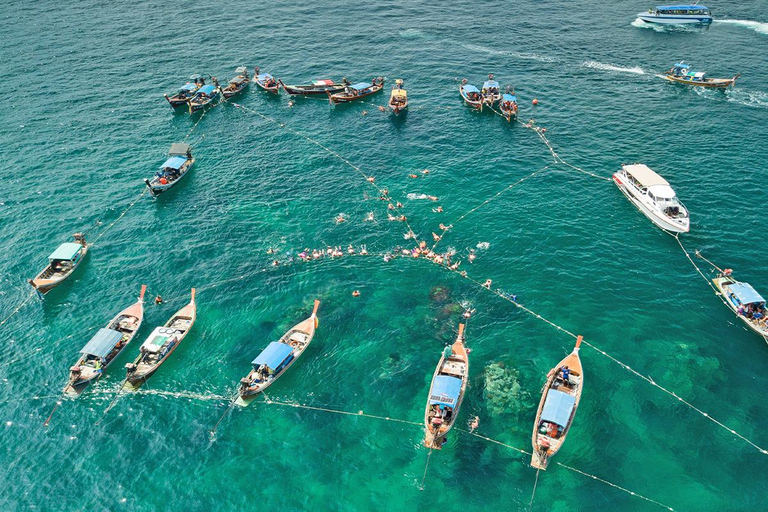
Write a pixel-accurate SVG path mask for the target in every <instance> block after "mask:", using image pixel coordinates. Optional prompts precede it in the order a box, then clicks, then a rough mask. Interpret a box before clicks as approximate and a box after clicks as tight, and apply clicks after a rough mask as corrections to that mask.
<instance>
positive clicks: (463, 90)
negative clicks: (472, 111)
mask: <svg viewBox="0 0 768 512" xmlns="http://www.w3.org/2000/svg"><path fill="white" fill-rule="evenodd" d="M459 94H461V97H462V98H464V101H465V102H467V104H468V105H471V106H473V107H475V108H479V109H480V110H483V98H482V96H481V95H480V90H479V89H478V88H477V87H475V86H474V85H472V84H468V83H467V79H466V78H465V79H463V80H462V81H461V85H459Z"/></svg>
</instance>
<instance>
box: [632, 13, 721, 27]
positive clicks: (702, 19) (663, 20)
mask: <svg viewBox="0 0 768 512" xmlns="http://www.w3.org/2000/svg"><path fill="white" fill-rule="evenodd" d="M637 17H638V18H640V19H641V20H643V21H644V22H646V23H657V24H662V25H690V24H697V25H702V24H709V23H712V16H707V15H704V14H677V15H671V14H652V13H649V12H641V13H639V14H638V15H637Z"/></svg>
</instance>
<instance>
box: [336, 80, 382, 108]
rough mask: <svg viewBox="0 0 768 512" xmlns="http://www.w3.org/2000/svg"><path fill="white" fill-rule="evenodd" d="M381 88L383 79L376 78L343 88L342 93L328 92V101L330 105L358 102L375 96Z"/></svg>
mask: <svg viewBox="0 0 768 512" xmlns="http://www.w3.org/2000/svg"><path fill="white" fill-rule="evenodd" d="M383 88H384V79H383V78H382V77H376V78H374V79H373V80H371V81H370V82H360V83H357V84H352V85H349V86H347V87H345V88H344V90H343V91H340V92H337V93H335V94H331V93H330V92H329V93H328V101H330V102H331V105H335V104H336V103H349V102H350V101H355V100H359V99H361V98H365V97H366V96H370V95H371V94H376V93H377V92H379V91H380V90H382V89H383Z"/></svg>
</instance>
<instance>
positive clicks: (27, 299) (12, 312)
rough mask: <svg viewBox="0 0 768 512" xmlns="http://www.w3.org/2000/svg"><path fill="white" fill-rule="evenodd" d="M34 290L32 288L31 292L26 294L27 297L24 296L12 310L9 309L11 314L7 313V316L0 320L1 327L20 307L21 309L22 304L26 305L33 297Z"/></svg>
mask: <svg viewBox="0 0 768 512" xmlns="http://www.w3.org/2000/svg"><path fill="white" fill-rule="evenodd" d="M35 291H36V290H32V292H31V293H30V294H29V295H27V298H26V299H24V300H23V301H21V303H20V304H19V305H18V306H16V308H15V309H14V310H13V311H11V314H10V315H8V316H7V317H5V318H4V319H3V321H2V322H0V327H2V326H3V325H5V323H6V322H7V321H8V320H10V319H11V318H13V317H14V316H15V315H16V313H18V312H19V311H21V309H22V308H23V307H24V306H26V305H27V304H28V303H29V301H31V300H32V299H33V298H34V296H35Z"/></svg>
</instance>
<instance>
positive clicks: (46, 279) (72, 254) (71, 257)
mask: <svg viewBox="0 0 768 512" xmlns="http://www.w3.org/2000/svg"><path fill="white" fill-rule="evenodd" d="M72 236H73V237H74V239H75V242H68V243H65V244H61V245H60V246H59V248H58V249H56V250H55V251H53V253H51V255H50V256H48V266H47V267H45V269H43V271H42V272H40V273H39V274H37V276H36V277H35V278H34V279H30V280H29V284H31V285H32V286H33V287H34V288H35V290H37V291H38V292H40V293H42V294H46V293H48V292H49V291H51V290H52V289H54V288H56V287H57V286H59V285H60V284H61V283H62V281H64V280H65V279H66V278H68V277H69V276H71V275H72V273H73V272H74V271H75V269H76V268H77V267H78V266H79V265H80V263H82V261H83V259H84V258H85V255H86V254H88V244H87V243H86V242H85V235H83V234H82V233H75V234H74V235H72Z"/></svg>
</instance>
